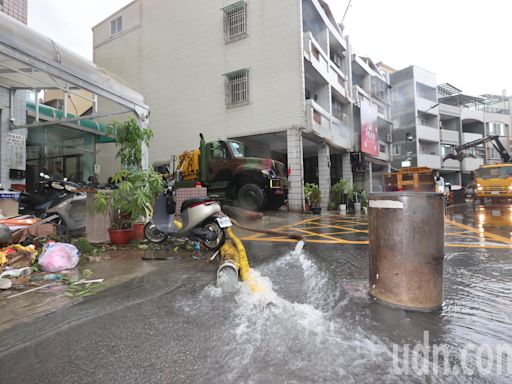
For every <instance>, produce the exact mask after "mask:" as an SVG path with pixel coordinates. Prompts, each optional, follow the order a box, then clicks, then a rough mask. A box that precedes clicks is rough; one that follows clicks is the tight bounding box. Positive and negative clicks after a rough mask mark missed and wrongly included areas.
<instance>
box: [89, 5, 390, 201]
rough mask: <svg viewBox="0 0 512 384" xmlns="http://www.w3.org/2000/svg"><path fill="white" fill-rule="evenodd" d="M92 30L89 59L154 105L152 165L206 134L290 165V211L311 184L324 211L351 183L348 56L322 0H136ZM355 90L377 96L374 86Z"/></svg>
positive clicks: (353, 138) (354, 145)
mask: <svg viewBox="0 0 512 384" xmlns="http://www.w3.org/2000/svg"><path fill="white" fill-rule="evenodd" d="M93 34H94V61H95V62H96V63H98V64H100V65H101V66H103V67H106V68H107V69H108V70H110V71H111V72H113V73H115V74H117V75H118V76H120V77H122V78H123V79H126V81H128V82H129V83H131V84H133V86H134V87H136V89H138V90H139V91H140V92H143V93H144V95H145V96H146V98H147V100H148V103H149V104H151V107H152V116H151V119H152V129H153V130H154V132H155V138H154V141H153V143H152V146H151V153H150V160H151V162H153V163H159V162H167V163H168V162H169V159H170V157H171V156H172V155H178V154H180V153H181V152H182V151H184V150H186V149H190V148H195V147H197V146H198V140H199V133H203V134H204V135H205V137H206V138H209V139H217V138H233V139H237V140H240V141H242V142H244V143H245V144H246V146H247V147H248V148H250V150H251V152H252V153H251V154H253V155H257V156H261V157H272V158H274V159H276V160H280V161H283V162H285V163H286V164H287V167H288V170H289V181H290V192H289V208H290V209H291V210H302V209H303V207H304V197H303V185H304V182H316V183H319V185H320V186H321V190H322V197H323V199H322V205H323V207H327V204H328V201H329V189H330V186H331V183H332V182H333V181H336V180H337V179H338V178H340V177H345V178H349V179H350V180H352V170H353V165H352V164H351V156H350V154H351V153H353V152H359V148H358V141H357V140H358V139H357V137H358V136H357V133H358V129H360V127H357V124H355V123H354V113H358V111H355V109H354V105H355V104H357V102H358V101H357V100H358V98H359V96H356V95H354V88H353V82H352V65H353V55H352V52H351V47H350V44H349V41H348V39H347V38H346V37H345V36H344V35H343V31H342V28H341V26H340V25H338V24H337V23H336V21H335V20H334V17H333V16H332V13H331V11H330V9H329V7H328V5H327V4H326V3H325V2H324V1H322V0H280V1H271V0H261V1H251V0H247V1H233V0H229V1H228V0H214V1H209V2H203V1H199V0H189V1H186V2H169V1H161V0H136V1H134V2H132V3H130V4H128V5H127V6H126V7H124V8H122V9H120V10H119V11H118V12H116V13H114V14H113V15H111V16H110V17H108V18H107V19H105V20H104V21H102V22H101V23H99V24H98V25H96V26H95V27H93ZM354 60H356V59H354ZM362 62H364V60H363V61H362ZM366 67H368V65H366ZM371 72H372V73H371V74H370V75H369V77H368V78H369V79H370V78H371V77H372V76H376V77H380V76H381V75H380V74H379V72H378V70H377V71H375V70H374V69H371ZM381 81H385V80H382V79H381ZM356 85H358V86H360V87H361V89H363V88H364V86H366V88H367V89H366V91H365V92H367V93H368V96H369V98H371V90H370V87H371V81H368V82H367V83H365V84H364V86H361V85H362V84H360V85H359V84H356ZM368 102H370V101H368ZM375 108H377V106H375ZM379 155H380V154H377V157H379ZM363 162H364V160H363V161H362V162H361V163H363ZM361 169H363V168H362V167H361ZM363 182H364V181H363Z"/></svg>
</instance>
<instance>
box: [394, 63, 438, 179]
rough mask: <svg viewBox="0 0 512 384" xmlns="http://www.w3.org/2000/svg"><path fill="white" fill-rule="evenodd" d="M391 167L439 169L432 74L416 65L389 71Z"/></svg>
mask: <svg viewBox="0 0 512 384" xmlns="http://www.w3.org/2000/svg"><path fill="white" fill-rule="evenodd" d="M390 81H391V87H392V108H391V111H392V118H393V147H392V164H393V167H394V168H402V167H421V166H425V167H429V168H432V169H434V170H436V171H440V170H441V169H442V164H441V156H440V141H441V137H440V130H439V108H438V101H437V88H436V87H437V83H436V75H435V74H434V73H432V72H429V71H426V70H424V69H422V68H420V67H417V66H410V67H407V68H404V69H402V70H400V71H396V72H394V73H391V74H390Z"/></svg>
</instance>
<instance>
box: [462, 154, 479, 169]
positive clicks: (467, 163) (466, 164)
mask: <svg viewBox="0 0 512 384" xmlns="http://www.w3.org/2000/svg"><path fill="white" fill-rule="evenodd" d="M483 164H484V159H483V158H481V157H477V158H476V159H474V158H472V157H466V158H465V159H464V160H462V164H461V169H462V172H473V171H474V170H476V169H478V168H479V167H480V166H481V165H483Z"/></svg>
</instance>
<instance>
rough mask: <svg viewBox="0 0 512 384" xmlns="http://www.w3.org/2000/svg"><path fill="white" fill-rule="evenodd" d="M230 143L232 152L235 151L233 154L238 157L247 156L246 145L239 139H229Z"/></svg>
mask: <svg viewBox="0 0 512 384" xmlns="http://www.w3.org/2000/svg"><path fill="white" fill-rule="evenodd" d="M228 143H229V146H230V147H231V152H233V156H235V157H237V158H241V157H245V145H244V144H243V143H240V142H239V141H228Z"/></svg>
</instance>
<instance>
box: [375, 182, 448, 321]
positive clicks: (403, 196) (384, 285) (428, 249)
mask: <svg viewBox="0 0 512 384" xmlns="http://www.w3.org/2000/svg"><path fill="white" fill-rule="evenodd" d="M369 237H370V263H369V264H370V276H369V293H370V295H371V296H372V297H374V298H375V299H376V300H378V301H380V302H382V303H385V304H390V305H392V306H396V307H400V308H403V309H408V310H416V311H430V310H436V309H439V308H441V306H442V303H443V261H444V200H443V195H442V194H441V193H435V192H385V193H371V194H370V198H369Z"/></svg>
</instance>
